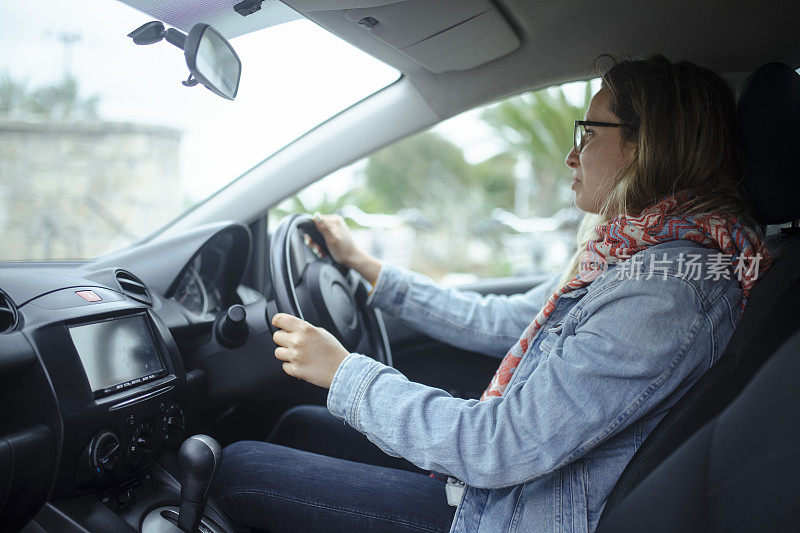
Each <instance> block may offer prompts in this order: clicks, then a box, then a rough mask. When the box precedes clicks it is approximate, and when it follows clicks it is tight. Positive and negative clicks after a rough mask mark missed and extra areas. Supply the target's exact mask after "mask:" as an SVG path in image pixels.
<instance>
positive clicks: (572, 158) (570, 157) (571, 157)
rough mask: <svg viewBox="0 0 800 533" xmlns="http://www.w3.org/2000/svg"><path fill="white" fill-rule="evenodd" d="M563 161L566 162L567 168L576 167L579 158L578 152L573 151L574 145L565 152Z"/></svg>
mask: <svg viewBox="0 0 800 533" xmlns="http://www.w3.org/2000/svg"><path fill="white" fill-rule="evenodd" d="M564 163H566V165H567V166H568V167H569V168H577V167H578V165H579V164H580V158H579V157H578V154H577V153H576V152H575V148H574V147H573V148H572V150H570V151H569V153H568V154H567V158H566V159H565V160H564Z"/></svg>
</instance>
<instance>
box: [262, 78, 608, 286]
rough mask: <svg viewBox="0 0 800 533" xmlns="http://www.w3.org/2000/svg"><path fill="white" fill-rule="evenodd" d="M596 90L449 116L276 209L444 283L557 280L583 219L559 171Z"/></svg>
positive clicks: (580, 87) (556, 92) (533, 96)
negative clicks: (322, 219) (330, 224)
mask: <svg viewBox="0 0 800 533" xmlns="http://www.w3.org/2000/svg"><path fill="white" fill-rule="evenodd" d="M597 88H598V82H597V81H596V80H593V81H592V82H576V83H569V84H565V85H561V86H557V87H550V88H547V89H542V90H539V91H535V92H529V93H525V94H522V95H518V96H514V97H512V98H509V99H507V100H504V101H501V102H497V103H494V104H490V105H487V106H484V107H481V108H478V109H474V110H471V111H468V112H466V113H463V114H461V115H458V116H456V117H453V118H451V119H449V120H447V121H445V122H443V123H441V124H439V125H437V126H435V127H433V128H431V129H430V130H428V131H425V132H422V133H419V134H416V135H414V136H411V137H409V138H406V139H404V140H402V141H399V142H397V143H395V144H393V145H391V146H389V147H387V148H384V149H382V150H380V151H378V152H375V153H374V154H372V155H370V156H369V157H366V158H364V159H362V160H360V161H357V162H356V163H353V164H352V165H350V166H348V167H345V168H342V169H340V170H338V171H336V172H334V173H332V174H330V175H328V176H326V177H325V178H323V179H321V180H320V181H318V182H316V183H314V184H312V185H310V186H308V187H307V188H305V189H303V190H302V191H300V192H299V193H298V194H297V195H296V196H293V197H291V198H288V199H286V200H285V201H283V202H281V203H280V204H279V205H278V206H277V207H276V208H275V209H273V210H272V211H271V212H270V218H271V220H270V224H275V223H276V222H277V220H279V219H280V218H281V217H283V216H284V215H286V214H288V213H296V212H301V213H309V214H313V213H315V212H317V211H319V212H320V213H334V212H335V213H339V214H340V215H342V216H343V217H344V218H345V219H346V220H347V223H348V225H349V227H350V228H351V231H352V232H353V235H354V237H355V239H356V241H357V242H358V243H359V245H360V246H361V247H362V248H363V249H364V250H367V251H368V252H369V253H371V254H372V255H374V256H375V257H377V258H379V259H381V260H383V261H386V262H388V263H391V264H394V265H398V266H403V267H406V268H409V269H411V270H414V271H416V272H420V273H423V274H425V275H428V276H430V277H431V278H433V279H435V280H438V281H441V282H443V283H445V284H457V283H463V282H468V281H474V280H476V279H481V278H495V277H506V276H524V275H536V274H548V273H555V272H558V271H560V270H561V269H562V268H563V267H564V265H565V263H566V261H567V260H568V259H569V256H570V255H571V253H572V250H573V249H574V246H575V233H576V231H577V228H578V225H579V224H580V220H581V218H582V216H583V214H582V213H581V212H580V211H579V210H578V209H577V208H575V206H574V204H573V193H572V191H571V189H570V176H571V171H570V169H569V168H567V167H566V166H565V164H564V159H565V158H566V155H567V153H568V152H569V150H570V149H571V148H572V143H573V131H572V130H573V122H574V120H576V119H580V118H582V117H583V114H584V112H585V110H586V107H588V104H589V100H590V98H591V95H592V93H593V92H594V91H596V89H597Z"/></svg>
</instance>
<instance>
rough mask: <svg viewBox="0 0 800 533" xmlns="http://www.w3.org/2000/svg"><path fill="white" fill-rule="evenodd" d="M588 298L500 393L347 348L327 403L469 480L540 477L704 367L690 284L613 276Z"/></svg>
mask: <svg viewBox="0 0 800 533" xmlns="http://www.w3.org/2000/svg"><path fill="white" fill-rule="evenodd" d="M592 296H593V299H592V300H591V301H587V302H586V304H585V306H584V308H583V310H582V312H581V314H580V316H579V317H578V320H577V321H576V323H575V330H574V333H572V334H570V335H568V336H566V338H565V340H564V341H563V343H556V345H555V346H554V347H553V349H552V351H551V353H549V354H543V359H542V361H541V362H540V363H539V365H538V366H537V367H536V368H535V370H534V371H533V373H531V374H530V375H529V376H528V378H527V379H526V380H524V381H518V382H514V383H513V384H512V385H511V386H510V387H509V389H508V390H506V394H505V395H504V396H502V397H498V398H491V399H489V400H486V401H483V402H479V401H477V400H463V399H459V398H454V397H452V396H450V395H449V394H448V393H446V392H445V391H443V390H440V389H436V388H432V387H428V386H425V385H422V384H418V383H413V382H410V381H408V380H407V379H406V378H405V377H404V376H403V375H402V374H401V373H400V372H398V371H397V370H395V369H393V368H390V367H386V366H384V365H382V364H380V363H378V362H376V361H374V360H372V359H370V358H368V357H366V356H363V355H360V354H350V355H349V356H348V357H347V358H346V359H345V360H344V361H343V363H342V364H341V365H340V367H339V369H338V370H337V372H336V375H335V376H334V379H333V383H332V385H331V388H330V391H329V393H328V409H329V410H330V412H331V413H332V414H333V415H335V416H338V417H340V418H343V419H344V420H345V421H347V423H348V424H350V425H351V426H352V427H354V428H355V429H357V430H358V431H361V432H362V433H364V434H365V435H366V436H367V437H368V438H369V439H370V440H371V441H372V442H374V443H375V444H377V445H378V446H379V447H381V448H382V449H383V450H384V451H386V452H387V453H390V454H392V455H399V456H402V457H404V458H406V459H408V460H409V461H411V462H412V463H414V464H416V465H417V466H419V467H420V468H424V469H428V470H434V471H437V472H442V473H447V474H449V475H452V476H455V477H457V478H459V479H461V480H462V481H464V482H465V483H467V484H468V485H471V486H474V487H478V488H500V487H507V486H512V485H516V484H519V483H523V482H525V481H528V480H530V479H533V478H536V477H538V476H541V475H544V474H547V473H549V472H551V471H553V470H555V469H557V468H560V467H561V466H563V465H565V464H567V463H570V462H572V461H574V460H575V459H577V458H579V457H581V456H582V455H583V454H585V453H586V452H587V451H589V450H590V449H591V448H593V447H594V446H596V445H597V444H598V443H600V442H602V441H603V440H604V439H606V438H608V437H609V436H610V435H612V434H614V433H616V432H618V431H621V430H622V429H623V428H625V427H627V426H628V425H630V424H632V423H633V422H634V421H636V420H638V419H639V418H641V417H643V416H644V415H645V414H647V413H648V412H649V411H651V410H652V409H653V408H654V407H655V406H657V405H659V403H660V402H661V401H663V400H665V398H668V397H669V396H670V393H671V392H673V391H675V390H676V389H678V388H679V387H680V386H681V384H682V383H683V382H685V381H686V380H688V379H689V378H690V377H691V376H694V378H695V379H696V377H697V376H698V375H699V374H697V372H696V371H697V367H702V365H704V364H706V365H707V361H708V354H707V353H703V352H706V351H708V350H706V349H705V348H706V347H707V346H708V344H707V343H706V342H701V343H696V342H695V341H696V339H697V337H698V336H701V335H708V334H709V331H708V328H707V327H705V326H704V324H706V321H707V319H706V315H705V313H704V311H703V309H702V306H701V303H700V299H699V298H698V297H697V295H696V293H695V290H694V288H693V286H692V285H691V284H690V283H688V282H687V281H685V280H683V279H680V278H673V277H670V278H667V279H666V280H651V281H630V282H621V281H620V282H614V284H609V286H608V287H605V288H604V290H603V291H598V293H596V294H594V295H592ZM587 298H588V296H587ZM704 327H705V329H704ZM565 333H566V332H565ZM695 345H699V348H697V349H692V347H693V346H695ZM534 346H536V343H534ZM702 371H704V368H701V372H702Z"/></svg>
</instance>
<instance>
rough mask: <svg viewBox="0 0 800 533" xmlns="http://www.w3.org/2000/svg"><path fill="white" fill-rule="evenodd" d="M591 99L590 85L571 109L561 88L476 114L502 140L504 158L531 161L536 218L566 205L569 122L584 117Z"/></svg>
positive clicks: (531, 95) (570, 134)
mask: <svg viewBox="0 0 800 533" xmlns="http://www.w3.org/2000/svg"><path fill="white" fill-rule="evenodd" d="M591 96H592V85H591V83H589V82H587V83H586V84H585V87H584V90H583V98H582V100H580V101H579V102H576V103H573V102H571V101H570V100H569V98H567V95H566V93H565V92H564V90H563V89H562V88H560V87H558V88H550V89H543V90H540V91H535V92H530V93H526V94H523V95H520V96H517V97H515V98H510V99H508V100H506V101H504V102H502V103H500V104H498V105H495V106H492V107H490V108H488V109H486V110H485V111H484V112H483V113H482V114H481V118H482V119H483V120H484V121H485V122H486V123H487V124H488V125H489V126H491V127H492V128H494V129H495V130H496V131H497V133H498V134H499V135H500V137H501V138H502V139H503V140H504V142H505V144H506V150H507V153H508V154H512V155H514V156H518V157H519V156H525V157H526V159H529V160H530V161H531V164H532V167H533V169H532V170H533V184H532V187H531V194H532V200H533V211H534V213H533V214H534V215H536V216H550V215H552V214H553V213H555V212H556V211H558V210H559V209H561V208H563V207H567V206H568V205H569V203H570V196H569V195H568V194H566V193H567V192H569V181H568V180H567V179H566V176H568V175H569V171H568V169H567V168H566V166H565V165H564V159H565V158H566V155H567V153H568V152H569V151H570V149H571V148H572V133H573V121H574V120H576V119H580V118H581V117H583V114H584V113H585V111H586V108H587V107H588V106H589V100H590V99H591Z"/></svg>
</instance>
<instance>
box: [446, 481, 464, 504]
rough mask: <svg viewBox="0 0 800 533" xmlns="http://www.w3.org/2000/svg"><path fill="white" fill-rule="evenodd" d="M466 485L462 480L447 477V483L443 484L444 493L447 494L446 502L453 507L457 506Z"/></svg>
mask: <svg viewBox="0 0 800 533" xmlns="http://www.w3.org/2000/svg"><path fill="white" fill-rule="evenodd" d="M466 488H467V485H466V484H465V483H464V482H463V481H459V480H458V479H456V478H454V477H448V478H447V484H446V485H445V486H444V493H445V494H446V495H447V504H448V505H451V506H453V507H458V504H459V503H461V497H462V496H463V495H464V489H466Z"/></svg>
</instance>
